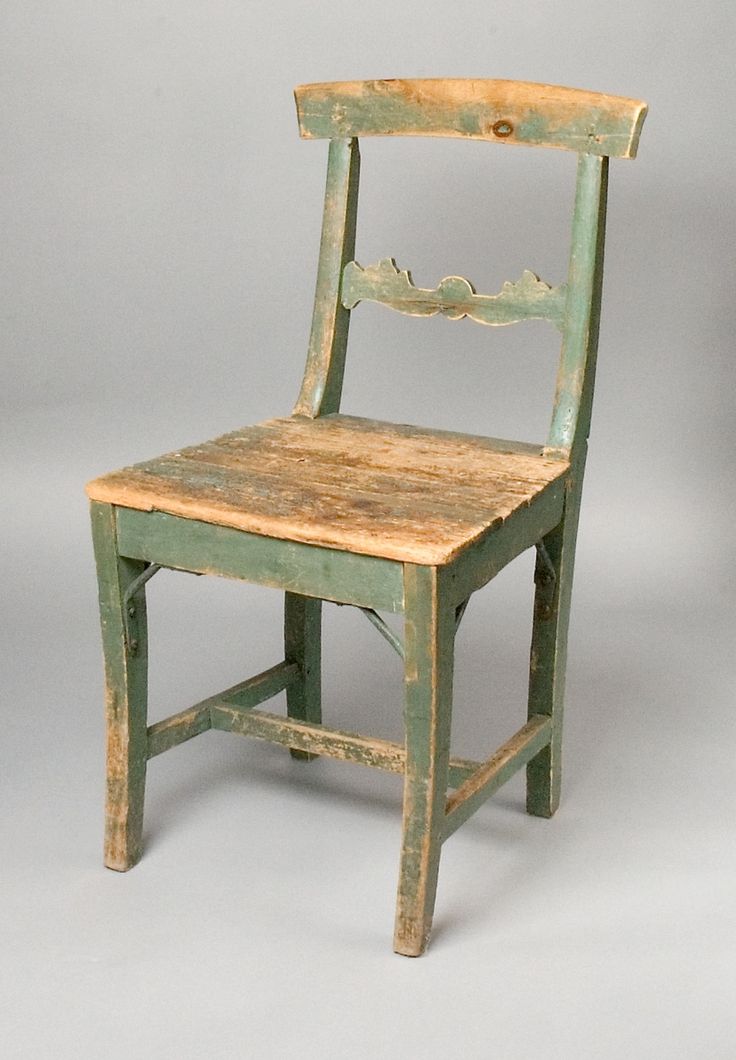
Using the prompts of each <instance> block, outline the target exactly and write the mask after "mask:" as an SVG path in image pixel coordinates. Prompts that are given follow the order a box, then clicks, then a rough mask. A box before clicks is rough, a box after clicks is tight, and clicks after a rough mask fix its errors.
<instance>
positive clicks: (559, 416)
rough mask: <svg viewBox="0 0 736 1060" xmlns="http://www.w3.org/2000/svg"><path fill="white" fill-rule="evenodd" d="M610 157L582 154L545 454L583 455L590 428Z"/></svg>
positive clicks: (570, 456)
mask: <svg viewBox="0 0 736 1060" xmlns="http://www.w3.org/2000/svg"><path fill="white" fill-rule="evenodd" d="M607 187H608V159H607V158H602V157H599V156H596V155H585V154H584V155H580V156H579V159H578V178H577V190H576V193H575V208H574V213H573V223H572V245H571V250H570V265H569V271H568V281H567V305H566V309H565V323H564V329H563V336H564V337H563V343H562V353H561V355H560V365H559V370H558V374H557V387H556V392H555V404H554V411H553V414H552V424H551V427H550V432H549V437H548V440H547V447H546V449H545V453H546V454H547V455H560V456H565V457H569V458H570V459H573V458H574V457H576V456H577V454H578V452H580V453H581V455H583V457H584V451H585V444H586V442H587V437H588V432H589V430H590V413H591V405H592V400H593V385H594V381H595V365H596V355H597V351H598V326H599V321H600V306H601V287H602V280H603V247H604V237H605V225H606V193H607Z"/></svg>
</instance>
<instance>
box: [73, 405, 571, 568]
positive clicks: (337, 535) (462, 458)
mask: <svg viewBox="0 0 736 1060" xmlns="http://www.w3.org/2000/svg"><path fill="white" fill-rule="evenodd" d="M567 470H568V464H567V463H566V462H565V461H564V460H559V459H552V458H549V457H545V456H544V455H543V454H542V447H541V446H535V445H529V444H527V443H521V442H504V441H499V440H497V439H492V438H478V437H475V436H471V435H465V434H455V433H450V432H447V431H435V430H428V429H424V428H418V427H410V426H406V425H402V424H394V423H382V422H378V421H376V420H369V419H361V418H357V417H353V416H342V415H332V416H322V417H319V418H317V419H308V418H306V417H300V416H292V417H289V418H284V419H274V420H268V421H266V422H264V423H260V424H256V425H255V426H251V427H245V428H242V429H241V430H237V431H233V432H232V433H231V434H225V435H223V436H222V437H221V438H216V439H214V440H213V441H210V442H204V443H203V444H201V445H195V446H191V447H190V448H187V449H181V450H179V451H177V452H174V453H168V454H167V455H165V456H162V457H159V458H158V459H155V460H149V461H146V462H145V463H141V464H136V465H134V466H133V467H128V468H124V469H122V470H121V471H114V472H112V473H111V474H108V475H103V476H102V477H101V478H98V479H95V480H94V481H93V482H91V483H90V484H89V485H88V487H87V493H88V495H89V497H90V498H91V499H92V500H95V501H102V502H106V503H109V504H114V505H118V506H120V507H125V508H135V509H138V510H143V511H153V510H156V511H161V512H167V513H169V514H172V515H178V516H183V517H185V518H189V519H197V520H200V521H202V522H206V523H212V524H215V525H218V526H229V527H235V528H237V529H239V530H245V531H248V532H250V533H254V534H261V535H264V536H266V537H274V538H279V539H282V540H289V541H299V542H304V543H306V544H311V545H318V546H327V547H329V548H335V549H342V550H345V551H349V552H358V553H363V554H366V555H371V556H381V557H383V558H386V559H394V560H399V561H402V562H409V563H418V564H428V565H432V566H436V565H441V564H443V563H446V562H448V561H449V560H451V559H452V558H454V557H455V556H456V555H457V554H458V552H460V551H461V550H462V549H463V548H464V547H465V546H467V545H469V544H470V543H471V542H473V541H475V540H477V539H478V538H479V537H480V536H482V535H483V534H485V533H486V532H488V531H491V530H492V529H494V528H496V527H498V526H500V525H501V523H503V522H504V521H505V520H507V519H508V518H509V517H510V516H511V515H512V514H513V513H514V512H515V511H517V510H518V509H520V508H524V507H527V506H528V505H530V504H532V503H533V502H534V501H535V499H537V498H538V497H539V496H540V495H541V493H542V492H543V491H544V490H545V489H546V488H547V487H548V486H550V484H551V483H553V482H555V481H556V480H558V479H559V478H560V477H562V476H564V475H565V474H566V473H567Z"/></svg>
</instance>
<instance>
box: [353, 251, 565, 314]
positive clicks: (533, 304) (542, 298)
mask: <svg viewBox="0 0 736 1060" xmlns="http://www.w3.org/2000/svg"><path fill="white" fill-rule="evenodd" d="M565 295H566V290H565V285H564V284H562V285H560V286H559V287H551V286H550V285H549V284H548V283H545V282H544V280H540V279H539V277H538V276H537V275H535V273H533V272H530V271H529V269H525V270H524V271H523V273H522V274H521V277H520V279H518V280H516V281H511V280H506V282H505V283H504V284H503V287H502V288H501V290H500V292H499V293H498V294H478V293H477V292H476V290H475V288H474V287H473V285H472V284H471V283H470V282H469V281H468V280H466V279H465V278H464V277H463V276H445V278H444V279H443V280H440V282H439V283H438V284H437V286H436V287H435V288H426V287H416V286H415V284H414V281H413V280H412V277H411V273H410V272H409V271H408V270H407V269H400V268H399V267H398V265H397V264H396V262H395V261H394V259H393V258H383V259H382V260H381V261H379V262H378V263H377V264H376V265H368V266H366V268H363V266H362V265H359V264H358V262H357V261H349V262H348V263H347V265H346V266H345V269H344V271H343V278H342V302H343V305H344V306H345V307H346V308H347V309H354V308H355V306H356V305H358V303H359V302H380V303H381V304H382V305H386V306H389V307H390V308H391V309H395V310H396V311H397V312H399V313H406V314H407V316H414V317H430V316H435V315H436V314H438V313H441V314H442V316H444V317H446V318H447V319H448V320H463V319H466V318H467V319H468V320H474V321H476V323H478V324H487V325H490V326H491V327H502V326H504V325H507V324H518V323H519V322H520V321H522V320H549V321H550V322H551V323H552V324H554V325H555V327H558V328H561V327H562V323H563V319H564V315H565Z"/></svg>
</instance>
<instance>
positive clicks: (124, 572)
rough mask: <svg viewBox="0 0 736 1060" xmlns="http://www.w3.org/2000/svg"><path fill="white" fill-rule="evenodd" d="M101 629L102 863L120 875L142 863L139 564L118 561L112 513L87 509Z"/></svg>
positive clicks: (144, 699)
mask: <svg viewBox="0 0 736 1060" xmlns="http://www.w3.org/2000/svg"><path fill="white" fill-rule="evenodd" d="M91 517H92V539H93V542H94V547H95V559H96V562H97V577H98V585H99V601H100V622H101V626H102V646H103V651H104V659H105V705H106V720H107V771H106V800H105V864H106V865H107V866H108V868H111V869H115V870H117V871H118V872H125V871H127V870H128V869H130V868H132V867H133V865H135V864H136V862H137V861H138V860H139V859H140V856H141V852H142V836H143V801H144V795H145V787H146V762H147V760H148V735H147V711H148V696H147V692H148V647H147V620H146V591H145V585H144V584H142V583H140V584H139V588H138V590H137V592H136V593H135V594H134V595H133V596H131V597H130V598H129V599H128V600H127V602H126V599H125V597H126V590H127V588H128V587H129V586H130V585H132V584H133V583H134V582H135V581H136V579H138V578H139V577H140V575H141V574H142V573H143V571H144V569H145V564H144V563H142V562H140V561H139V560H135V559H124V558H122V557H120V556H119V555H118V549H117V535H116V525H115V512H114V510H113V509H112V508H111V507H110V506H109V505H107V504H95V503H93V504H92V505H91Z"/></svg>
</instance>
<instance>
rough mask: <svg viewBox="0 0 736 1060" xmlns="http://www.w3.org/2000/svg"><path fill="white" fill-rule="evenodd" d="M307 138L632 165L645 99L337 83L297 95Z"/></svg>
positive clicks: (487, 83) (527, 89) (445, 83)
mask: <svg viewBox="0 0 736 1060" xmlns="http://www.w3.org/2000/svg"><path fill="white" fill-rule="evenodd" d="M295 96H296V104H297V113H298V115H299V130H300V132H301V135H302V136H304V137H306V138H308V139H310V138H315V137H316V138H323V139H333V138H335V137H352V136H357V137H361V136H399V135H400V136H457V137H464V138H467V139H474V140H491V141H496V142H497V143H504V144H512V143H513V144H524V145H527V146H530V147H557V148H563V149H565V150H568V151H576V152H578V153H581V152H584V153H587V154H593V155H611V156H620V157H622V158H633V157H634V156H635V154H636V149H637V145H638V141H639V133H640V131H641V126H642V124H643V121H644V117H645V115H646V106H645V104H643V103H642V102H641V101H640V100H633V99H624V98H622V97H619V96H608V95H605V94H603V93H598V92H584V91H582V90H580V89H572V88H563V87H561V86H559V85H542V84H535V83H533V82H524V81H493V80H483V79H477V80H474V79H464V78H456V79H453V78H443V79H441V80H434V79H431V78H429V79H415V80H389V81H338V82H326V83H323V84H312V85H300V86H299V87H298V88H297V89H296V90H295Z"/></svg>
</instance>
